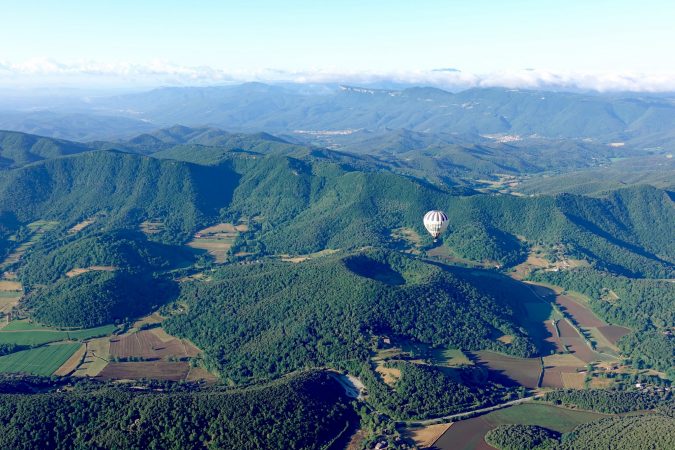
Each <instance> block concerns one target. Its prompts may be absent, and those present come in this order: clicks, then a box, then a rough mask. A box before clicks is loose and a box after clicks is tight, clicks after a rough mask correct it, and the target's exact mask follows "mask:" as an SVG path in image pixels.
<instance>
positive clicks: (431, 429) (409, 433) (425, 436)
mask: <svg viewBox="0 0 675 450" xmlns="http://www.w3.org/2000/svg"><path fill="white" fill-rule="evenodd" d="M451 425H452V424H450V423H439V424H435V425H427V426H416V427H406V428H405V429H404V430H403V433H402V434H403V437H404V438H405V439H407V440H411V441H413V442H415V444H416V445H417V446H418V447H420V448H433V445H434V442H436V441H437V440H438V439H439V438H440V437H441V436H443V434H444V433H445V432H446V431H448V428H450V426H451Z"/></svg>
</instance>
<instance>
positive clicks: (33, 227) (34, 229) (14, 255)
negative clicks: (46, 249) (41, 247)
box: [0, 220, 59, 269]
mask: <svg viewBox="0 0 675 450" xmlns="http://www.w3.org/2000/svg"><path fill="white" fill-rule="evenodd" d="M58 224H59V223H58V222H54V221H48V220H38V221H35V222H33V223H29V224H28V229H29V230H30V238H29V239H28V240H27V241H25V242H23V243H22V244H21V245H19V246H18V247H17V248H15V249H14V250H13V251H12V252H11V253H10V254H9V255H8V256H7V257H6V258H5V260H4V261H2V262H0V269H3V268H5V267H7V266H10V265H12V264H14V263H16V262H18V261H19V260H20V259H21V257H22V256H23V254H24V253H26V250H28V249H29V248H30V247H31V246H32V245H33V244H35V243H36V242H37V241H39V240H40V238H42V235H43V234H45V233H46V232H47V231H50V230H53V229H54V228H55V227H56V226H57V225H58ZM9 240H10V241H16V237H15V236H12V237H10V238H9Z"/></svg>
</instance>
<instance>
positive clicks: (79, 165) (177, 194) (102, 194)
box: [0, 151, 238, 242]
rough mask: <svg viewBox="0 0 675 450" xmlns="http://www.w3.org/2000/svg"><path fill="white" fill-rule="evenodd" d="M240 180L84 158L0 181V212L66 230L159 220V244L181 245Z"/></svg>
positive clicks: (151, 162) (187, 167) (222, 172)
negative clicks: (93, 221) (94, 220)
mask: <svg viewBox="0 0 675 450" xmlns="http://www.w3.org/2000/svg"><path fill="white" fill-rule="evenodd" d="M237 179H238V175H237V174H236V173H234V172H233V171H232V170H229V169H228V168H227V167H224V166H221V167H205V166H198V165H193V164H188V163H182V162H176V161H167V160H164V161H163V160H158V159H155V158H148V157H143V156H139V155H133V154H126V153H120V152H113V151H107V152H102V151H100V152H89V153H84V154H81V155H77V156H74V157H69V158H59V159H53V160H48V161H44V162H41V163H38V164H34V165H31V166H27V167H23V168H20V169H16V170H12V171H6V172H3V173H2V174H0V208H2V211H3V212H4V213H5V214H9V216H8V217H14V218H15V219H16V220H18V221H19V222H21V223H27V222H32V221H35V220H39V219H52V220H57V221H59V222H60V223H61V224H62V225H63V226H64V227H69V226H73V225H75V224H76V223H77V222H79V221H80V220H83V219H86V218H88V217H91V216H94V215H95V214H99V213H104V214H105V219H102V220H101V221H100V222H99V223H100V224H107V225H108V226H117V227H128V226H130V225H133V224H138V223H140V222H141V221H143V220H148V219H152V218H155V217H161V218H162V221H163V223H164V226H165V228H164V230H163V232H162V236H161V237H162V238H163V239H164V240H166V241H168V242H172V241H173V242H176V241H184V240H185V239H187V237H188V235H189V234H190V233H191V232H192V231H194V229H195V227H197V226H198V225H199V224H201V223H202V222H204V221H206V220H207V217H213V216H214V215H217V213H218V209H219V207H221V206H223V205H227V203H228V201H229V199H230V198H231V196H232V191H233V189H234V187H235V186H236V182H237Z"/></svg>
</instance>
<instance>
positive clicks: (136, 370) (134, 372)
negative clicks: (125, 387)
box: [97, 361, 190, 381]
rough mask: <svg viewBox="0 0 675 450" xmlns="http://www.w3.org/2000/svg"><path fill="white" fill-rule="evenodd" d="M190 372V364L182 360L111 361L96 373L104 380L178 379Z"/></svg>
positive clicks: (184, 377)
mask: <svg viewBox="0 0 675 450" xmlns="http://www.w3.org/2000/svg"><path fill="white" fill-rule="evenodd" d="M189 374H190V364H189V363H187V362H184V361H139V362H111V363H109V364H108V365H106V366H105V368H104V369H103V370H102V371H101V372H100V373H99V374H98V376H97V377H98V378H101V379H104V380H139V379H143V378H147V379H153V380H172V381H180V380H185V379H187V377H188V375H189Z"/></svg>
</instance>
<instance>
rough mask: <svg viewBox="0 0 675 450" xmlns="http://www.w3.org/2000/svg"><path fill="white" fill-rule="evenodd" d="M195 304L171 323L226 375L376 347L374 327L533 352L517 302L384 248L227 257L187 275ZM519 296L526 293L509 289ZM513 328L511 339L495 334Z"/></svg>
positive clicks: (330, 359)
mask: <svg viewBox="0 0 675 450" xmlns="http://www.w3.org/2000/svg"><path fill="white" fill-rule="evenodd" d="M178 300H179V302H181V303H185V304H186V306H187V311H186V312H185V313H183V314H177V315H174V316H172V317H171V318H170V319H169V320H168V321H167V322H166V323H165V328H166V329H167V331H169V332H170V333H175V334H177V335H178V336H182V337H186V338H188V339H190V340H191V341H192V342H194V343H195V344H197V345H198V346H200V347H202V348H203V349H204V350H205V351H206V355H207V358H208V363H209V364H210V365H211V368H213V369H215V370H217V371H218V372H220V374H221V375H222V376H223V377H224V378H230V379H233V380H239V381H240V380H245V379H247V378H249V377H256V378H259V377H263V378H264V377H267V376H270V375H272V376H274V375H277V374H283V373H287V372H289V371H292V370H296V369H299V368H302V367H306V366H322V365H326V364H329V363H333V364H335V363H339V362H341V361H349V360H364V359H366V358H367V357H368V354H369V351H370V347H371V344H370V342H371V337H372V336H373V335H376V334H378V333H382V334H392V335H400V336H402V337H408V338H411V339H414V340H416V341H419V342H424V343H428V344H430V345H432V346H441V345H452V346H456V347H461V348H468V349H480V348H494V349H498V350H501V351H504V352H508V353H512V354H516V355H520V356H529V355H532V354H533V353H534V352H535V351H536V348H535V345H534V343H533V342H532V339H531V338H530V337H528V336H527V335H526V334H524V332H523V331H522V330H521V329H520V328H519V327H518V326H517V322H518V319H517V316H516V314H515V313H514V309H513V308H514V306H515V305H511V304H509V303H508V301H507V302H502V301H497V300H496V299H495V297H493V296H492V295H491V294H488V293H486V292H484V291H481V290H480V288H476V287H474V286H472V285H471V284H470V283H468V282H466V281H465V280H463V279H461V278H460V277H458V276H456V275H454V274H453V273H452V272H451V271H449V270H447V269H444V268H442V267H439V266H436V265H433V264H429V263H425V262H422V261H419V260H416V259H414V258H412V257H409V256H404V255H400V254H397V253H391V252H385V251H374V250H373V251H366V252H365V253H351V254H349V253H348V254H342V253H340V254H337V255H334V256H325V257H322V258H319V259H316V260H310V261H306V262H302V263H298V264H294V263H288V262H281V261H272V260H267V261H265V262H261V263H253V264H235V265H229V266H224V267H222V268H219V269H217V270H216V271H214V272H211V273H209V278H208V280H206V281H201V280H198V281H194V282H190V283H185V284H183V285H181V293H180V297H179V299H178ZM510 300H511V301H512V302H516V301H517V299H515V298H512V299H510ZM502 334H509V335H513V336H514V340H513V342H512V343H511V344H510V345H505V344H503V343H501V342H499V341H497V340H496V339H495V336H500V335H502Z"/></svg>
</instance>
